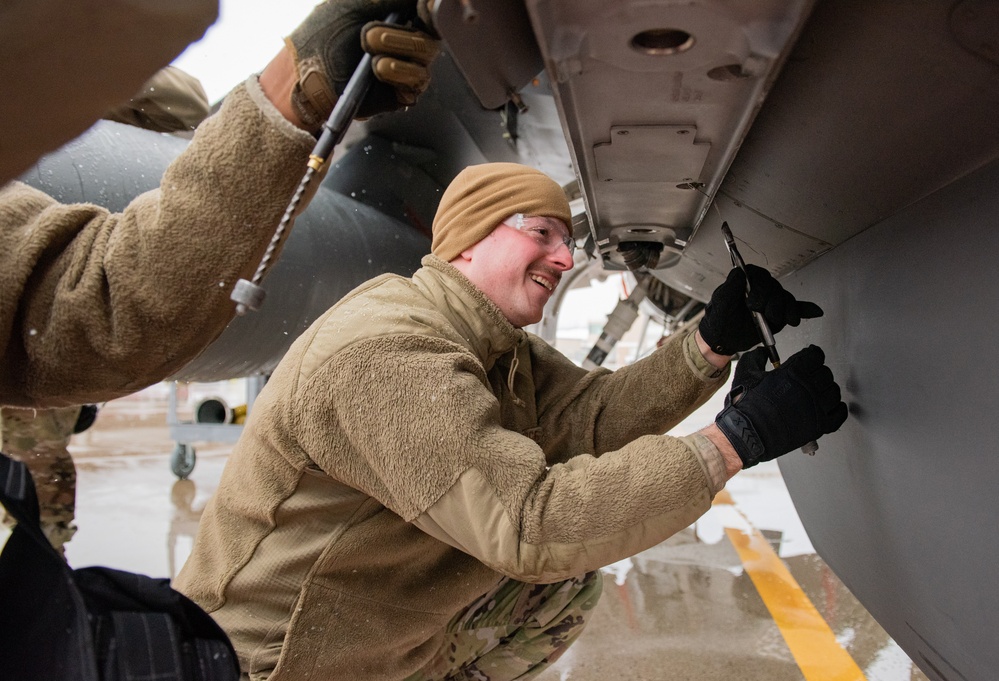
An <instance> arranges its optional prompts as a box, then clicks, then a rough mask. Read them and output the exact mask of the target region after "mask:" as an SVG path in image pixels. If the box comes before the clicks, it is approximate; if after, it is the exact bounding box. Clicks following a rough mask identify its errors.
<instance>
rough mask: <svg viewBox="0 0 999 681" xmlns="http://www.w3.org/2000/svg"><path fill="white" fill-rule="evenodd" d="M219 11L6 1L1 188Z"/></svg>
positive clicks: (205, 0) (206, 4)
mask: <svg viewBox="0 0 999 681" xmlns="http://www.w3.org/2000/svg"><path fill="white" fill-rule="evenodd" d="M218 10H219V0H171V1H170V2H156V1H151V0H143V1H142V2H136V0H4V1H3V3H2V12H0V92H2V93H3V96H2V97H0V121H3V134H2V135H0V185H3V184H6V183H7V182H8V181H10V180H12V179H13V178H15V177H17V176H18V175H20V174H21V173H23V172H24V171H25V170H27V169H28V168H29V167H30V166H31V165H32V164H34V163H35V162H36V161H37V160H38V157H39V156H41V155H42V154H44V153H47V152H49V151H52V150H54V149H56V148H58V147H60V146H61V145H63V144H65V143H66V142H68V141H70V140H71V139H73V138H74V137H77V136H79V135H80V134H81V133H83V131H85V130H86V129H87V128H89V127H90V126H91V125H93V124H94V122H95V121H96V120H97V119H98V118H100V117H101V116H103V115H104V113H105V112H107V111H109V110H110V109H113V108H114V107H115V106H118V105H119V104H120V103H122V102H124V101H126V100H127V99H128V98H129V97H131V96H132V95H133V94H135V92H136V91H137V90H138V89H139V87H140V86H141V85H142V84H143V83H144V82H145V81H146V80H147V79H148V78H150V77H151V76H152V75H153V74H154V73H156V71H157V70H159V69H160V68H162V67H164V66H166V65H167V64H169V63H170V62H171V61H173V59H174V58H176V57H177V56H178V55H179V54H180V53H181V52H183V51H184V48H186V47H187V46H188V45H189V44H190V43H192V42H194V41H195V40H198V39H199V38H200V37H201V36H202V35H203V34H204V32H205V29H207V28H208V27H209V26H210V25H211V24H212V23H213V22H214V21H215V18H216V17H217V16H218Z"/></svg>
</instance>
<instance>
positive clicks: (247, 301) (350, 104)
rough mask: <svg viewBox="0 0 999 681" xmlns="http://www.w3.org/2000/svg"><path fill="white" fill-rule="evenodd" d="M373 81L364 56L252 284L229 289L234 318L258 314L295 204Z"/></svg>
mask: <svg viewBox="0 0 999 681" xmlns="http://www.w3.org/2000/svg"><path fill="white" fill-rule="evenodd" d="M385 23H387V24H397V23H399V13H398V12H393V13H391V14H389V15H388V17H386V19H385ZM374 78H375V76H374V73H373V72H372V70H371V55H370V54H368V53H367V52H365V53H364V56H363V57H361V61H360V63H358V65H357V68H355V69H354V73H353V74H351V76H350V80H348V81H347V85H346V87H345V88H344V90H343V94H341V95H340V97H339V98H338V99H337V101H336V105H334V107H333V112H332V113H330V117H329V118H327V119H326V122H325V123H323V132H322V134H321V135H320V136H319V140H318V141H317V142H316V146H315V147H313V149H312V153H311V154H309V162H308V165H307V167H306V169H305V175H303V176H302V181H301V182H299V183H298V189H296V190H295V193H294V194H293V195H292V197H291V201H289V202H288V207H287V208H285V211H284V215H283V216H282V217H281V222H279V223H278V226H277V229H275V230H274V236H273V237H271V242H270V243H269V244H268V245H267V250H266V251H264V255H263V257H262V258H261V259H260V264H259V265H257V271H256V272H255V273H254V274H253V279H252V280H251V281H247V280H246V279H240V280H239V281H237V282H236V285H235V286H234V287H233V289H232V294H230V296H229V298H230V299H231V300H233V301H234V302H235V303H236V314H238V315H240V316H242V315H245V314H246V312H247V311H248V310H253V311H257V310H259V309H260V306H261V305H263V304H264V298H266V296H267V292H266V291H264V288H263V287H262V286H261V285H260V282H261V281H263V279H264V276H266V274H267V270H268V269H270V266H271V259H272V258H273V257H274V253H275V251H277V248H278V246H279V245H280V244H281V241H282V240H283V239H284V233H285V232H286V231H287V230H288V226H289V225H290V224H291V221H292V219H293V218H294V216H295V212H296V211H297V210H298V204H299V203H301V201H302V196H304V195H305V192H306V190H307V189H308V188H309V185H310V184H311V183H312V178H313V177H314V176H315V174H316V173H318V172H319V171H320V170H322V168H323V166H324V165H326V161H327V159H328V158H329V156H330V154H331V153H333V149H334V148H335V147H336V145H338V144H339V143H340V142H341V141H342V140H343V136H344V135H345V134H346V133H347V128H348V127H350V123H351V121H353V120H354V117H355V116H356V115H357V110H358V109H359V108H360V106H361V102H363V101H364V96H365V95H366V94H368V88H370V87H371V83H372V82H373V81H374Z"/></svg>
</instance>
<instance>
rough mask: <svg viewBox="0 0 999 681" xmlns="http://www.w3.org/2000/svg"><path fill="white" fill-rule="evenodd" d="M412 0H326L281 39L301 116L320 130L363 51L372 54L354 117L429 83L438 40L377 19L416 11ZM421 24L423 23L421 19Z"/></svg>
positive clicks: (406, 102)
mask: <svg viewBox="0 0 999 681" xmlns="http://www.w3.org/2000/svg"><path fill="white" fill-rule="evenodd" d="M416 4H417V3H416V0H326V2H323V3H320V4H319V5H316V7H315V9H313V10H312V13H311V14H310V15H309V16H308V17H306V19H305V21H303V22H302V23H301V24H299V26H298V28H296V29H295V30H294V31H292V33H291V35H290V36H288V37H287V38H285V44H286V45H287V46H288V48H289V50H291V53H292V55H293V57H294V59H295V68H296V69H297V70H298V83H297V84H296V85H295V89H294V91H293V92H292V95H291V104H292V106H293V107H294V109H295V113H296V114H298V117H299V118H301V119H302V122H303V123H305V124H306V125H307V126H309V127H311V128H312V129H314V130H318V129H319V128H320V127H321V126H322V124H323V123H324V122H325V121H326V119H327V118H329V115H330V113H331V112H332V111H333V105H334V104H336V100H337V98H338V97H339V95H340V94H342V93H343V90H344V88H345V87H346V86H347V81H349V80H350V76H351V75H352V74H353V72H354V69H355V68H356V67H357V64H358V63H359V62H360V61H361V57H362V56H363V54H364V52H369V53H370V54H371V55H372V57H373V58H372V64H371V66H372V70H373V71H374V74H375V77H376V78H377V79H378V81H380V82H375V83H374V84H372V86H371V89H370V90H368V94H367V96H366V97H365V98H364V102H363V103H362V104H361V107H360V110H359V111H358V114H357V115H358V118H367V117H369V116H373V115H375V114H376V113H382V112H384V111H392V110H394V109H399V108H401V107H405V106H410V105H412V104H415V103H416V99H417V97H419V95H420V94H421V93H422V92H423V91H424V90H426V89H427V85H428V84H429V83H430V69H429V68H428V67H429V65H430V63H431V62H432V61H433V60H434V58H435V57H436V56H437V53H438V51H439V50H440V46H439V44H438V41H437V40H436V39H435V37H433V36H431V35H430V34H429V33H426V32H424V31H421V30H418V29H416V28H405V27H402V26H390V25H388V24H385V23H382V22H380V21H379V20H380V19H385V18H386V17H387V16H388V15H389V13H391V12H401V13H402V14H403V16H409V15H413V14H415V10H416ZM421 25H422V24H421Z"/></svg>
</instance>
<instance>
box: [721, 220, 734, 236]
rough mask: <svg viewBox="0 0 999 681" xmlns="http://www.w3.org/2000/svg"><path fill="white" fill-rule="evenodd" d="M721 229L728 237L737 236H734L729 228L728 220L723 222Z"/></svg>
mask: <svg viewBox="0 0 999 681" xmlns="http://www.w3.org/2000/svg"><path fill="white" fill-rule="evenodd" d="M721 231H722V234H724V235H725V238H726V239H734V238H735V237H734V236H732V230H731V229H729V228H728V222H723V223H722V226H721Z"/></svg>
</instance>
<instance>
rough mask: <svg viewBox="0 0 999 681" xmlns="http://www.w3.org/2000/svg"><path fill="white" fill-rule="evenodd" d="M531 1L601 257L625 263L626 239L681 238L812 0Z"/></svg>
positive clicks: (674, 243)
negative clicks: (620, 248)
mask: <svg viewBox="0 0 999 681" xmlns="http://www.w3.org/2000/svg"><path fill="white" fill-rule="evenodd" d="M527 4H528V11H529V12H530V14H531V19H532V22H533V24H534V27H535V32H536V33H537V34H538V36H539V40H540V44H541V50H542V54H543V55H544V57H545V65H546V68H547V69H548V71H549V76H550V78H551V81H552V88H553V90H554V94H555V98H556V101H557V102H558V106H559V113H560V115H561V117H562V120H563V122H564V123H565V125H566V127H567V134H568V136H569V139H570V149H571V153H572V158H573V162H574V165H575V167H576V169H577V171H578V173H579V175H580V178H579V180H580V190H581V192H582V194H583V197H584V200H585V203H586V207H587V213H588V215H589V217H590V223H591V225H592V228H593V229H592V231H593V238H594V240H595V242H596V244H597V246H598V249H599V251H600V253H601V255H602V257H603V258H604V260H605V261H606V262H607V263H608V264H609V265H611V266H614V265H617V266H618V267H620V266H622V265H623V264H624V259H623V258H622V257H621V256H620V255H619V253H618V249H617V246H618V244H619V243H621V242H636V241H637V242H648V241H653V242H657V243H661V244H664V245H665V246H666V247H667V248H668V249H674V250H677V251H679V250H682V248H683V247H684V246H685V244H686V241H687V240H688V239H689V238H690V236H691V234H692V233H693V231H694V229H695V228H696V227H697V225H698V224H699V223H700V221H701V219H702V217H703V215H704V211H705V210H706V209H707V206H708V203H709V200H710V196H713V195H714V193H715V192H716V191H717V189H718V187H719V185H720V183H721V180H722V178H723V177H724V174H725V171H726V170H727V169H728V167H729V165H730V164H731V162H732V160H733V158H734V156H735V153H736V151H737V150H738V148H739V145H740V144H741V143H742V140H743V138H744V136H745V134H746V132H747V131H748V129H749V126H750V124H751V123H752V121H753V118H754V117H755V115H756V112H757V111H758V109H759V106H760V103H761V101H762V99H763V97H764V96H765V94H766V92H767V90H768V89H769V87H770V85H771V84H772V82H773V79H774V78H775V77H776V75H777V72H778V70H779V67H780V65H781V64H782V63H783V60H784V58H785V57H786V55H787V53H788V52H789V51H790V48H791V46H792V45H793V42H794V38H795V37H796V35H797V33H798V31H799V30H800V29H801V26H802V25H803V24H804V21H805V18H806V17H807V16H808V12H809V10H810V9H811V2H808V1H805V0H800V1H791V2H789V1H787V0H767V1H765V2H764V1H760V2H753V3H748V2H719V1H717V0H692V1H686V2H675V1H673V0H659V1H650V0H641V1H632V2H613V3H607V2H602V1H601V0H589V1H580V0H564V1H558V0H545V1H540V0H529V2H528V3H527ZM692 187H697V188H699V190H694V189H692ZM660 262H661V263H663V264H665V266H669V265H670V264H671V263H672V262H673V260H671V259H664V260H660ZM660 266H662V265H660Z"/></svg>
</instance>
